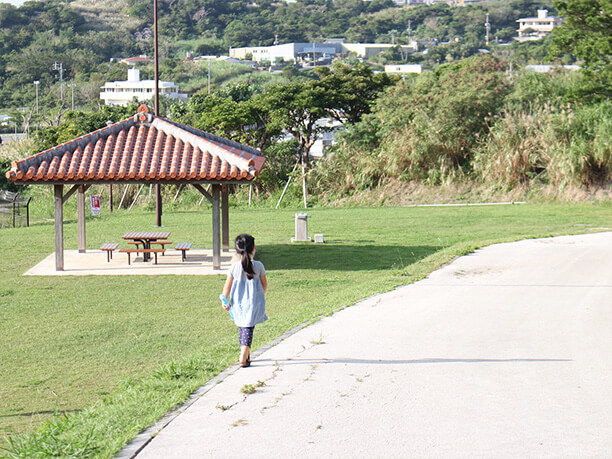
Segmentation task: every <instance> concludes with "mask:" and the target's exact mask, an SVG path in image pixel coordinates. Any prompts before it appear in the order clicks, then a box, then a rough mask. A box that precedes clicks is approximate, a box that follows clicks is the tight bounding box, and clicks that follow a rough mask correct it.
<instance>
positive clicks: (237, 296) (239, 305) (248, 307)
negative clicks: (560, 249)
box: [227, 260, 268, 327]
mask: <svg viewBox="0 0 612 459" xmlns="http://www.w3.org/2000/svg"><path fill="white" fill-rule="evenodd" d="M253 271H254V272H255V277H254V278H253V279H248V278H247V276H246V273H245V272H244V269H242V264H241V263H240V261H238V262H236V263H234V264H233V265H232V266H231V267H230V269H229V272H228V274H227V275H228V276H229V277H232V278H233V282H232V290H231V293H230V301H231V304H232V308H231V313H232V318H233V319H234V323H235V324H236V325H237V326H238V327H254V326H255V325H257V324H260V323H262V322H265V321H266V320H268V316H266V297H265V295H264V291H263V286H262V285H261V279H260V276H263V275H264V274H266V269H265V268H264V265H263V263H262V262H260V261H257V260H253Z"/></svg>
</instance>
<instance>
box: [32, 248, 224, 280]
mask: <svg viewBox="0 0 612 459" xmlns="http://www.w3.org/2000/svg"><path fill="white" fill-rule="evenodd" d="M212 255H213V254H212V249H194V248H192V249H191V250H189V251H187V260H186V261H181V252H180V251H178V250H174V249H173V248H168V249H166V253H165V254H164V256H162V255H161V254H158V255H157V265H155V264H154V262H155V257H154V255H151V257H152V259H151V261H149V262H146V263H145V262H143V260H142V254H140V255H138V256H136V254H135V253H132V254H130V257H131V263H132V264H131V265H128V256H127V253H119V252H118V250H115V252H114V254H113V259H112V260H111V261H110V263H109V262H107V261H106V252H103V251H101V250H98V249H95V250H87V252H86V253H79V251H78V250H65V251H64V270H63V271H56V270H55V253H52V254H51V255H49V256H48V257H46V258H45V259H44V260H42V261H41V262H40V263H38V264H37V265H36V266H34V267H33V268H31V269H29V270H28V271H27V272H26V273H24V275H26V276H136V275H145V276H154V275H162V274H164V275H166V274H176V275H179V274H180V275H194V276H209V275H218V274H224V273H225V271H226V270H227V269H228V268H229V266H230V264H231V261H232V258H233V257H234V255H235V252H234V251H233V250H231V251H229V252H221V269H220V270H214V269H213V266H212Z"/></svg>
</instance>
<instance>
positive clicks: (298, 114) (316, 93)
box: [259, 80, 333, 207]
mask: <svg viewBox="0 0 612 459" xmlns="http://www.w3.org/2000/svg"><path fill="white" fill-rule="evenodd" d="M332 99H333V94H331V93H330V91H329V90H328V88H327V87H326V86H325V85H323V84H321V82H319V81H317V80H313V81H307V82H292V83H289V84H286V85H278V86H272V87H271V88H269V89H268V90H267V91H266V92H265V93H263V94H262V95H261V97H260V98H259V100H260V102H261V103H262V104H263V105H264V106H265V107H267V109H268V110H269V113H270V123H271V124H272V125H274V126H279V127H282V128H283V129H284V130H286V131H287V132H288V133H289V134H291V135H292V136H293V137H294V138H295V139H296V141H297V144H298V145H297V156H298V162H299V163H301V165H302V188H303V194H304V207H307V201H308V190H307V186H306V169H307V168H308V164H309V156H310V149H311V148H312V146H313V145H314V143H315V142H316V140H317V139H318V138H319V136H320V135H321V133H323V132H325V131H328V130H329V129H330V128H329V127H328V126H324V125H322V124H320V123H319V121H320V120H321V118H324V117H327V116H329V115H330V111H329V109H328V106H329V105H328V101H329V100H332Z"/></svg>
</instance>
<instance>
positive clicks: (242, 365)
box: [240, 355, 251, 368]
mask: <svg viewBox="0 0 612 459" xmlns="http://www.w3.org/2000/svg"><path fill="white" fill-rule="evenodd" d="M240 366H241V367H242V368H246V367H250V366H251V355H249V356H248V357H247V359H246V362H244V363H242V362H241V363H240Z"/></svg>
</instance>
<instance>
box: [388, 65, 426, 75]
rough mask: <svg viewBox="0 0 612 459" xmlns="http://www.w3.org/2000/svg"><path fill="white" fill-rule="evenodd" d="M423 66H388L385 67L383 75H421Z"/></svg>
mask: <svg viewBox="0 0 612 459" xmlns="http://www.w3.org/2000/svg"><path fill="white" fill-rule="evenodd" d="M422 71H423V66H422V65H421V64H399V65H398V64H390V65H385V73H400V74H401V73H421V72H422Z"/></svg>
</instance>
